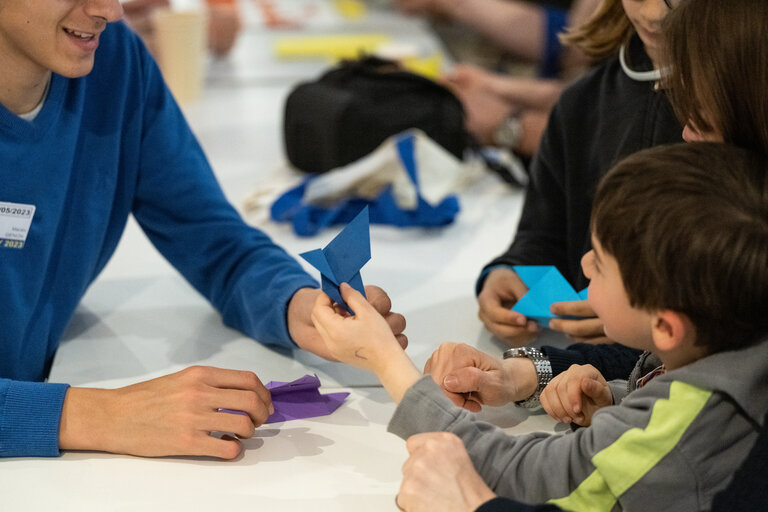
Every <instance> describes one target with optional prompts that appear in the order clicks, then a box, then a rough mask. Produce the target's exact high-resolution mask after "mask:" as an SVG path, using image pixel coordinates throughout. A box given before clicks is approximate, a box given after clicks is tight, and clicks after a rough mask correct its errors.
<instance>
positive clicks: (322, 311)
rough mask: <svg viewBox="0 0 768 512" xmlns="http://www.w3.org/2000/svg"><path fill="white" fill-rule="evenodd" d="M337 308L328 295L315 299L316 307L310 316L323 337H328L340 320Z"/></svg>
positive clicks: (322, 294) (321, 294)
mask: <svg viewBox="0 0 768 512" xmlns="http://www.w3.org/2000/svg"><path fill="white" fill-rule="evenodd" d="M334 308H335V303H334V302H333V301H332V300H331V298H330V297H328V295H326V294H324V293H320V294H319V295H318V296H317V299H315V305H314V307H313V308H312V314H311V315H310V317H311V319H312V323H313V324H314V326H315V327H316V328H317V330H318V331H319V332H320V334H321V335H322V336H323V337H326V335H327V332H328V329H329V328H330V326H332V325H334V324H335V323H336V322H337V321H338V320H339V316H340V315H339V314H338V313H337V311H336V309H334Z"/></svg>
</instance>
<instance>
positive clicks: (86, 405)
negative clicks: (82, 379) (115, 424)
mask: <svg viewBox="0 0 768 512" xmlns="http://www.w3.org/2000/svg"><path fill="white" fill-rule="evenodd" d="M109 393H110V391H108V390H105V389H92V388H69V390H67V394H66V397H65V399H64V407H63V409H62V412H61V426H60V429H59V447H60V448H61V449H62V450H94V451H111V452H114V451H116V450H115V447H113V446H112V445H111V444H110V438H109V433H110V432H111V431H112V429H111V428H110V413H109V408H108V404H109V403H110V402H111V400H109V398H108V396H109Z"/></svg>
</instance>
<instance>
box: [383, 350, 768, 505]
mask: <svg viewBox="0 0 768 512" xmlns="http://www.w3.org/2000/svg"><path fill="white" fill-rule="evenodd" d="M767 411H768V340H764V341H763V342H761V343H759V344H757V345H755V346H752V347H750V348H747V349H744V350H740V351H729V352H721V353H718V354H715V355H712V356H709V357H706V358H703V359H701V360H699V361H696V362H695V363H692V364H690V365H687V366H685V367H683V368H679V369H677V370H674V371H670V372H667V373H665V374H663V375H660V376H658V377H656V378H654V379H653V380H651V381H650V382H649V383H648V384H647V385H646V386H644V387H643V388H641V389H638V390H636V391H634V392H632V393H630V394H629V395H627V396H626V398H625V399H624V400H623V401H622V403H621V404H620V405H616V406H611V407H606V408H603V409H601V410H600V411H598V412H597V413H595V415H594V417H593V418H592V426H590V427H588V428H582V429H579V430H577V431H575V432H570V433H567V434H564V435H552V434H543V433H535V434H528V435H523V436H509V435H507V434H505V433H504V432H503V431H502V430H500V429H498V428H496V427H494V426H492V425H489V424H486V423H482V422H479V421H476V420H475V419H474V416H473V415H472V414H471V413H469V412H467V411H465V410H463V409H460V408H458V407H456V406H454V405H453V404H452V403H451V402H450V400H448V399H447V398H446V397H444V396H443V394H442V392H441V391H440V389H439V387H438V386H437V385H436V384H435V383H434V382H433V381H432V379H431V378H430V377H424V378H423V379H421V380H419V381H418V382H417V383H416V384H414V385H413V386H412V387H411V388H410V389H409V390H408V392H407V393H406V394H405V396H404V397H403V401H402V402H401V403H400V405H399V406H398V408H397V410H396V411H395V414H394V416H393V417H392V420H391V421H390V424H389V430H390V432H393V433H395V434H397V435H398V436H400V437H402V438H407V437H409V436H410V435H412V434H416V433H420V432H436V431H448V432H453V433H454V434H456V435H458V436H459V437H460V438H461V439H462V440H463V441H464V444H465V446H466V447H467V450H468V451H469V454H470V457H471V458H472V461H473V463H474V465H475V468H476V469H477V470H478V472H479V473H480V475H481V476H482V477H483V479H484V480H485V482H486V483H488V484H489V486H490V487H491V488H492V489H493V490H494V491H495V492H496V493H497V494H499V495H500V496H504V497H509V498H514V499H517V500H520V501H524V502H528V503H542V502H546V501H550V502H552V503H555V504H557V505H559V506H560V507H562V508H563V509H565V510H590V511H605V512H609V511H615V510H630V511H642V512H645V511H649V510H674V511H677V512H682V511H688V510H690V511H699V510H707V509H709V508H710V505H711V501H712V497H713V496H714V494H715V493H716V492H717V491H718V490H720V489H722V488H723V487H725V486H726V485H727V484H728V482H729V480H730V478H731V476H732V474H733V472H734V471H735V469H736V468H737V467H739V465H740V464H741V462H742V460H743V459H744V458H745V457H746V455H747V453H748V452H749V451H750V449H751V448H752V446H753V444H754V443H755V440H756V439H757V436H758V431H759V429H760V428H761V427H764V425H763V422H764V421H765V417H766V412H767Z"/></svg>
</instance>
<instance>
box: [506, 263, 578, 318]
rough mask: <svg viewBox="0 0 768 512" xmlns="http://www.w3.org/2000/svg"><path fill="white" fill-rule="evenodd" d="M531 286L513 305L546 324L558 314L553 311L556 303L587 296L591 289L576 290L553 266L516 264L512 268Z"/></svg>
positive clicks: (514, 309) (514, 308) (516, 309)
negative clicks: (588, 290) (552, 308)
mask: <svg viewBox="0 0 768 512" xmlns="http://www.w3.org/2000/svg"><path fill="white" fill-rule="evenodd" d="M512 268H513V269H514V271H515V272H516V273H517V275H518V276H520V279H522V280H523V283H525V285H526V286H527V287H528V293H526V294H525V295H523V296H522V297H520V300H518V301H517V303H516V304H515V305H514V306H513V307H512V310H513V311H517V312H518V313H522V314H523V315H525V316H526V317H528V318H529V319H531V320H534V321H536V323H538V324H539V325H540V326H542V327H549V324H550V321H551V320H552V319H554V318H558V316H557V315H556V314H554V313H552V311H551V307H552V304H554V303H556V302H564V301H582V300H586V299H587V289H586V288H585V289H584V290H582V291H580V292H576V290H574V289H573V287H572V286H571V285H570V283H569V282H568V281H566V279H565V278H564V277H563V275H562V274H561V273H560V272H559V271H558V270H557V268H555V267H554V266H551V265H516V266H514V267H512Z"/></svg>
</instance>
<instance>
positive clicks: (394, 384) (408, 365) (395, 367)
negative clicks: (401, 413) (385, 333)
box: [375, 346, 422, 404]
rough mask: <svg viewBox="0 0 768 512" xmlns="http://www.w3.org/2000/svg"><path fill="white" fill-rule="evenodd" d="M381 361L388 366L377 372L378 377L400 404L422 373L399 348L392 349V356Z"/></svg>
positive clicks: (381, 358)
mask: <svg viewBox="0 0 768 512" xmlns="http://www.w3.org/2000/svg"><path fill="white" fill-rule="evenodd" d="M379 360H380V361H384V362H386V364H383V365H381V366H380V368H377V369H376V370H375V373H376V376H377V377H378V379H379V381H380V382H381V385H382V386H384V389H386V390H387V393H389V396H390V397H391V398H392V401H393V402H395V403H396V404H399V403H400V401H401V400H402V399H403V395H405V392H406V391H408V388H410V387H411V386H413V384H414V383H415V382H416V381H417V380H419V379H420V378H421V376H422V375H421V372H419V370H418V369H417V368H416V367H415V366H414V365H413V362H412V361H411V359H410V358H409V357H408V355H407V354H406V353H405V351H403V350H402V349H401V348H400V347H399V346H398V347H396V348H395V347H392V350H391V354H390V355H387V356H384V357H380V358H379Z"/></svg>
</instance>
